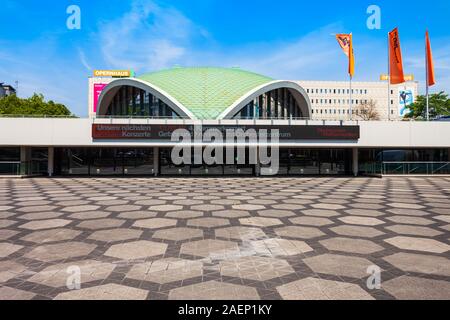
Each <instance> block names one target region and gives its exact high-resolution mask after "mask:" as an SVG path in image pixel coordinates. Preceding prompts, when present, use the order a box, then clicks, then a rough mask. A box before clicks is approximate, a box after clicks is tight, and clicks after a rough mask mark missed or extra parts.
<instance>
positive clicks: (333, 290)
mask: <svg viewBox="0 0 450 320" xmlns="http://www.w3.org/2000/svg"><path fill="white" fill-rule="evenodd" d="M277 291H278V293H279V294H280V296H281V297H282V298H283V299H284V300H373V299H374V298H373V297H372V296H371V295H370V294H369V293H367V292H366V291H364V290H363V289H362V288H361V287H360V286H358V285H356V284H353V283H346V282H340V281H332V280H325V279H317V278H306V279H301V280H297V281H294V282H291V283H287V284H285V285H282V286H280V287H277Z"/></svg>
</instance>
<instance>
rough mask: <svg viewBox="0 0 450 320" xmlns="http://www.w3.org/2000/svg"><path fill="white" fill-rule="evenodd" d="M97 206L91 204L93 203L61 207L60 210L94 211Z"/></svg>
mask: <svg viewBox="0 0 450 320" xmlns="http://www.w3.org/2000/svg"><path fill="white" fill-rule="evenodd" d="M98 208H100V207H99V206H93V205H86V206H72V207H66V208H63V209H62V211H66V212H83V211H95V210H97V209H98ZM52 209H53V208H52ZM52 209H48V210H52Z"/></svg>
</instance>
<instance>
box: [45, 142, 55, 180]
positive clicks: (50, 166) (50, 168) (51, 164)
mask: <svg viewBox="0 0 450 320" xmlns="http://www.w3.org/2000/svg"><path fill="white" fill-rule="evenodd" d="M54 171H55V148H54V147H48V162H47V173H48V176H49V177H52V176H53V173H54Z"/></svg>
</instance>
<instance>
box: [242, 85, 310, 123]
mask: <svg viewBox="0 0 450 320" xmlns="http://www.w3.org/2000/svg"><path fill="white" fill-rule="evenodd" d="M303 117H305V115H304V114H303V113H302V111H301V109H300V107H299V105H298V103H297V100H295V98H294V96H293V95H292V93H291V91H290V89H287V88H281V89H275V90H272V91H270V92H267V93H265V94H263V95H261V96H259V97H258V98H255V99H254V100H253V101H251V102H250V103H249V104H247V105H246V106H245V107H244V108H242V109H241V110H240V111H239V112H238V113H236V115H235V116H234V119H289V118H293V119H295V118H303Z"/></svg>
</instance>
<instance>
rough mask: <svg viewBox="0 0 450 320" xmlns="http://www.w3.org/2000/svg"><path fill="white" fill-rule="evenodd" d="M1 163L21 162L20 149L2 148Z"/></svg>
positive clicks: (0, 151) (0, 150) (0, 153)
mask: <svg viewBox="0 0 450 320" xmlns="http://www.w3.org/2000/svg"><path fill="white" fill-rule="evenodd" d="M0 161H20V148H0Z"/></svg>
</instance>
